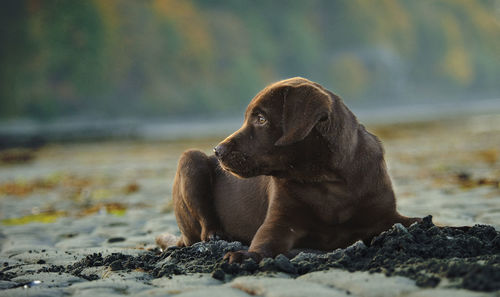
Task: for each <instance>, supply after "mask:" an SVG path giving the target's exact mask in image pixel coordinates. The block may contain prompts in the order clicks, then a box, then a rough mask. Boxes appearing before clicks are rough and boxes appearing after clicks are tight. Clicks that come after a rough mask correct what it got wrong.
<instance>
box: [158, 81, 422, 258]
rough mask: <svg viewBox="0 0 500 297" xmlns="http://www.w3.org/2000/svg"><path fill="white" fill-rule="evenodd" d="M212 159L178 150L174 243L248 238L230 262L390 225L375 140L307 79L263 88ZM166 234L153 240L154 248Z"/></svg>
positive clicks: (388, 190) (344, 242)
mask: <svg viewBox="0 0 500 297" xmlns="http://www.w3.org/2000/svg"><path fill="white" fill-rule="evenodd" d="M214 153H215V155H214V156H207V155H205V154H204V153H202V152H200V151H196V150H190V151H186V152H184V153H183V155H182V156H181V158H180V161H179V165H178V169H177V174H176V177H175V180H174V186H173V202H174V210H175V215H176V218H177V223H178V225H179V228H180V230H181V233H182V235H181V238H180V239H179V240H178V242H177V245H178V246H188V245H191V244H193V243H195V242H199V241H207V240H211V239H215V238H222V239H227V240H238V241H241V242H242V243H244V244H247V245H248V244H249V245H250V248H249V249H248V251H236V252H230V253H228V254H227V255H226V257H225V258H227V259H229V262H241V261H243V260H244V259H245V258H253V259H254V260H256V261H260V260H261V259H262V258H264V257H274V256H276V255H278V254H287V253H289V252H290V251H291V250H292V249H314V250H322V251H331V250H333V249H336V248H344V247H347V246H349V245H350V244H352V243H354V242H355V241H357V240H363V241H364V242H367V243H369V242H370V240H371V239H372V238H373V237H374V236H376V235H378V234H379V233H381V232H382V231H385V230H387V229H389V228H390V227H391V226H392V225H393V224H395V223H401V224H403V225H405V226H408V225H410V224H412V223H413V222H416V221H418V220H419V219H418V218H408V217H404V216H402V215H400V214H399V213H398V212H397V211H396V199H395V196H394V192H393V189H392V185H391V180H390V178H389V175H388V174H387V168H386V165H385V161H384V151H383V148H382V145H381V143H380V140H379V139H378V138H377V137H376V136H374V135H373V134H371V133H369V132H367V131H366V129H365V127H364V126H363V125H361V124H360V123H359V122H358V120H357V119H356V117H355V116H354V114H353V113H352V112H351V111H350V110H349V109H348V108H347V107H346V106H345V105H344V103H343V102H342V100H341V99H340V98H339V97H338V96H336V95H335V94H333V93H332V92H330V91H329V90H327V89H325V88H323V87H322V86H321V85H319V84H317V83H314V82H311V81H309V80H307V79H304V78H300V77H296V78H290V79H286V80H283V81H279V82H277V83H274V84H271V85H269V86H267V87H266V88H265V89H264V90H262V91H261V92H260V93H258V94H257V95H256V96H255V97H254V98H253V100H252V101H251V102H250V105H249V106H248V108H247V110H246V112H245V121H244V124H243V126H242V127H241V128H240V129H239V130H238V131H236V132H234V133H233V134H232V135H230V136H229V137H227V138H226V139H225V140H224V141H222V142H221V143H220V144H219V145H217V146H216V147H215V148H214ZM171 239H172V238H171V237H170V238H169V237H159V238H158V239H157V242H158V243H159V244H160V245H163V246H165V245H169V244H171V243H172V242H171Z"/></svg>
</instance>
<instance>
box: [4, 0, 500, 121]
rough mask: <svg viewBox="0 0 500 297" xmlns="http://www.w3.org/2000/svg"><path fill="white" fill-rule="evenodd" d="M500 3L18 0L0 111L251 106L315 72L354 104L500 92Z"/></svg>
mask: <svg viewBox="0 0 500 297" xmlns="http://www.w3.org/2000/svg"><path fill="white" fill-rule="evenodd" d="M499 11H500V7H499V4H498V1H495V0H476V1H472V0H439V1H431V0H419V1H413V0H401V1H397V0H376V1H364V0H340V1H330V0H312V1H265V0H258V1H257V0H255V1H243V0H236V1H223V0H210V1H208V0H191V1H188V0H148V1H132V0H122V1H118V0H106V1H102V0H95V1H63V0H45V1H42V0H8V1H3V2H2V9H1V10H0V116H1V117H3V118H11V117H32V118H38V119H48V118H54V117H61V116H73V115H83V116H98V117H103V116H104V117H110V116H111V117H123V116H134V117H145V116H147V117H163V118H165V117H179V116H184V115H202V114H209V115H212V116H213V115H217V114H226V113H228V112H232V111H239V110H240V109H242V108H243V107H244V106H246V104H247V103H248V101H249V100H250V99H251V98H252V97H253V95H254V94H255V93H256V92H257V91H258V90H260V89H261V88H262V87H263V86H265V85H266V84H268V83H270V82H272V81H275V80H278V79H281V78H286V77H291V76H305V77H308V78H310V79H312V80H315V81H318V82H320V83H321V84H324V85H325V86H327V87H328V88H330V89H331V90H333V91H334V92H336V93H338V94H340V95H341V96H342V97H344V99H345V100H346V101H347V102H348V104H350V105H363V106H374V105H384V104H394V103H398V104H407V103H409V102H412V103H414V102H432V101H433V100H434V101H436V100H440V101H442V100H472V99H471V98H474V99H480V98H491V97H499V95H500V84H499V81H500V55H499V49H500V22H499Z"/></svg>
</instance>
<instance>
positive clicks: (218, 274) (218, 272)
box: [212, 269, 226, 281]
mask: <svg viewBox="0 0 500 297" xmlns="http://www.w3.org/2000/svg"><path fill="white" fill-rule="evenodd" d="M212 277H213V278H215V279H218V280H220V281H224V278H225V277H226V274H224V271H222V269H217V270H215V271H214V272H213V273H212Z"/></svg>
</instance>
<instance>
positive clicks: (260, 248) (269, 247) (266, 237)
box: [224, 215, 304, 263]
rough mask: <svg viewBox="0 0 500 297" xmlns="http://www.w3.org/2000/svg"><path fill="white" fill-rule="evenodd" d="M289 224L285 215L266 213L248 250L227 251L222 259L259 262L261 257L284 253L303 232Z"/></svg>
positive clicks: (289, 221) (238, 261)
mask: <svg viewBox="0 0 500 297" xmlns="http://www.w3.org/2000/svg"><path fill="white" fill-rule="evenodd" d="M291 225H292V224H291V220H287V219H286V217H282V216H279V215H278V216H276V215H268V216H267V218H266V220H264V223H263V224H262V225H261V226H260V228H259V229H258V230H257V233H256V234H255V236H254V238H253V239H252V243H251V244H250V248H249V249H248V251H244V250H242V251H236V252H229V253H227V254H226V255H225V256H224V259H228V260H229V263H234V262H236V263H241V262H243V260H245V259H248V258H252V259H254V260H255V261H256V262H260V260H262V259H263V258H268V257H275V256H277V255H279V254H286V253H287V252H288V251H290V250H291V249H292V248H293V246H294V244H295V242H297V240H298V239H299V238H300V237H302V235H303V234H304V232H302V231H301V230H297V229H296V228H293V227H292V226H291Z"/></svg>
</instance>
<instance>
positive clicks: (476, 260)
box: [0, 216, 500, 291]
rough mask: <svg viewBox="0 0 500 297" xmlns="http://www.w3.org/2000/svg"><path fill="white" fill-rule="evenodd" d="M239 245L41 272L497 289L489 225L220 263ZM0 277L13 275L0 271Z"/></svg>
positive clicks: (498, 242) (417, 230)
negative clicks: (367, 280) (353, 280)
mask: <svg viewBox="0 0 500 297" xmlns="http://www.w3.org/2000/svg"><path fill="white" fill-rule="evenodd" d="M245 248H246V247H245V246H243V245H242V244H241V243H239V242H226V241H212V242H207V243H197V244H194V245H192V246H189V247H184V248H169V249H167V250H166V251H164V252H160V251H158V250H156V251H149V252H145V253H143V254H140V255H138V256H130V255H124V254H121V253H114V254H112V255H109V256H106V257H103V256H102V255H101V254H92V255H88V256H87V257H86V258H85V259H83V260H80V261H78V262H76V263H74V264H72V265H69V266H66V267H63V266H49V267H47V268H44V269H42V271H51V272H67V273H71V274H73V275H77V276H80V277H83V278H86V279H88V280H94V279H97V278H99V276H97V275H82V274H81V273H82V271H83V269H84V268H87V267H95V266H108V267H109V268H110V269H111V270H134V269H140V270H143V271H146V272H148V273H150V274H151V276H152V277H156V278H157V277H163V276H167V277H168V276H171V275H174V274H186V273H212V276H213V277H214V278H216V279H220V280H225V281H229V280H231V279H232V278H233V277H235V276H239V275H250V274H261V273H272V272H278V271H279V272H284V273H288V274H290V275H293V276H299V275H302V274H305V273H308V272H313V271H320V270H326V269H329V268H340V269H346V270H348V271H369V272H382V273H385V274H386V275H388V276H390V275H401V276H406V277H409V278H411V279H414V280H415V281H416V284H417V285H419V286H422V287H435V286H437V285H438V284H439V283H440V282H441V279H442V278H447V279H448V280H449V281H450V284H451V286H454V287H457V288H465V289H469V290H475V291H495V290H499V289H500V232H498V231H496V230H495V229H494V228H493V227H491V226H486V225H475V226H473V227H459V228H456V227H437V226H435V225H434V224H433V223H432V217H430V216H428V217H426V218H424V219H423V221H422V222H420V223H416V224H413V225H412V226H410V227H409V228H405V227H403V226H402V225H400V224H396V225H394V226H393V227H392V228H391V229H390V230H388V231H386V232H383V233H382V234H380V235H379V236H377V237H375V238H374V239H373V240H372V242H371V244H370V246H366V245H365V244H363V243H362V242H357V243H355V244H354V245H352V246H350V247H348V248H346V249H337V250H335V251H333V252H330V253H322V254H317V253H305V252H303V253H300V254H298V255H297V256H295V257H294V258H293V259H288V258H287V257H285V256H283V255H278V256H277V257H276V258H274V259H271V258H266V259H263V260H262V261H261V262H260V263H258V264H257V263H255V262H254V261H253V260H251V259H247V260H245V261H244V262H243V263H242V264H229V263H227V262H226V261H224V260H223V257H224V255H225V254H226V253H227V252H229V251H236V250H241V249H245ZM2 271H3V272H2V273H0V276H2V277H0V278H1V279H11V278H12V277H15V275H13V274H9V273H8V271H7V270H6V269H5V268H4V269H3V270H2Z"/></svg>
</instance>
